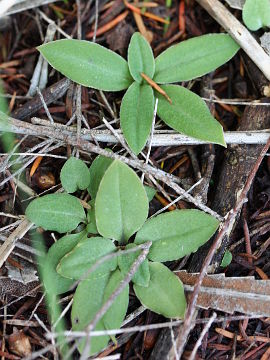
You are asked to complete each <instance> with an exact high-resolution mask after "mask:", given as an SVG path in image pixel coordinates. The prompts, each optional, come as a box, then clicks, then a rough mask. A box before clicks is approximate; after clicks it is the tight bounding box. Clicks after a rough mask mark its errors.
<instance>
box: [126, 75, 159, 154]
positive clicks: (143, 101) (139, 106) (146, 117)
mask: <svg viewBox="0 0 270 360" xmlns="http://www.w3.org/2000/svg"><path fill="white" fill-rule="evenodd" d="M153 116H154V92H153V89H152V88H151V86H150V85H147V84H144V85H140V84H138V83H136V82H134V83H133V84H132V85H131V86H130V87H129V88H128V90H127V92H126V93H125V95H124V97H123V99H122V103H121V108H120V122H121V129H122V131H123V135H124V137H125V139H126V141H127V143H128V145H129V147H130V148H131V150H132V151H133V152H134V153H135V154H136V155H138V154H139V153H140V151H141V150H142V149H143V148H144V146H145V144H146V141H147V138H148V135H149V134H150V131H151V126H152V120H153Z"/></svg>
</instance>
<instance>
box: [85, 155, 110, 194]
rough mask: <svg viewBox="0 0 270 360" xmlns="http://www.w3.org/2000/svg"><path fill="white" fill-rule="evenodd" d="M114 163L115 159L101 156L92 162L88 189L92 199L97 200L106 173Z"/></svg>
mask: <svg viewBox="0 0 270 360" xmlns="http://www.w3.org/2000/svg"><path fill="white" fill-rule="evenodd" d="M112 162H113V159H111V158H108V157H105V156H102V155H99V156H97V157H96V158H95V160H94V161H93V162H92V164H91V166H90V169H89V172H90V184H89V187H88V192H89V194H90V195H91V197H92V199H95V197H96V195H97V191H98V187H99V184H100V181H101V179H102V178H103V175H104V174H105V171H106V170H107V169H108V167H109V166H110V165H111V163H112Z"/></svg>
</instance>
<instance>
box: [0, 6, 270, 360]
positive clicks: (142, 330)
mask: <svg viewBox="0 0 270 360" xmlns="http://www.w3.org/2000/svg"><path fill="white" fill-rule="evenodd" d="M199 2H200V1H199ZM25 3H28V4H30V3H31V2H30V1H25ZM37 3H39V4H41V5H42V6H39V7H32V8H29V9H24V8H22V9H21V10H22V11H15V12H14V13H12V14H10V15H7V16H5V17H2V18H0V79H1V80H2V83H3V90H4V94H5V95H1V98H2V99H3V98H5V99H6V101H7V104H8V108H9V113H10V116H11V117H12V118H13V119H17V120H20V121H21V122H24V123H28V124H32V125H33V127H32V130H31V131H32V134H28V133H26V132H24V129H23V128H21V129H20V130H19V129H17V130H16V131H15V130H14V132H16V133H17V134H16V140H15V144H16V148H14V149H15V150H14V149H13V150H14V155H16V158H14V157H13V158H11V157H10V156H9V155H8V153H7V152H6V148H5V147H4V146H3V148H2V150H1V160H0V161H1V173H0V191H1V193H0V207H1V210H0V211H1V213H0V221H1V232H0V244H6V240H7V239H10V236H11V234H14V231H16V230H17V229H18V227H19V226H20V224H21V222H22V221H23V218H22V215H24V211H25V207H26V205H27V204H28V202H29V200H30V199H33V198H35V197H37V196H38V195H40V194H44V193H45V194H46V193H53V192H55V191H57V190H58V189H59V188H60V187H61V184H60V179H59V176H60V170H61V168H62V166H63V164H64V162H65V161H66V159H67V158H68V157H69V156H70V155H71V154H74V151H76V147H74V146H73V145H70V144H69V143H68V142H65V139H62V140H59V138H55V137H54V126H56V125H55V124H62V125H66V124H68V125H71V124H72V120H73V125H76V118H75V116H73V114H76V112H78V111H79V112H81V113H82V115H83V119H85V121H83V122H82V123H81V127H82V129H84V128H88V129H92V130H93V129H94V130H108V129H107V128H106V125H105V124H104V123H103V122H102V119H103V118H105V119H107V120H108V121H109V122H110V123H111V124H112V126H113V127H114V129H119V109H120V104H121V99H122V96H123V93H122V92H106V93H102V92H100V91H98V90H94V89H91V88H86V87H82V88H81V104H80V102H78V101H77V99H76V96H77V95H78V91H77V89H76V86H75V85H74V84H73V83H71V82H70V81H69V80H67V79H65V78H64V77H63V76H62V75H61V74H60V73H58V72H57V71H55V70H53V69H52V68H51V67H50V66H49V67H48V70H47V63H46V62H43V63H41V62H40V60H39V52H38V51H37V49H36V47H37V46H39V45H41V44H42V43H44V41H45V39H46V40H53V39H60V38H65V37H72V38H77V37H78V34H79V36H81V38H82V39H86V40H89V41H96V42H97V43H99V44H101V45H103V46H105V47H107V48H108V49H111V50H113V51H115V52H117V53H118V54H120V55H121V56H123V57H124V58H126V57H127V48H128V44H129V41H130V38H131V35H132V34H133V33H134V32H135V31H140V32H141V33H142V34H143V35H144V36H146V37H147V39H148V41H149V42H150V43H151V46H152V49H153V52H154V55H155V56H157V55H159V54H160V53H161V52H162V51H164V50H165V49H167V48H168V47H169V46H171V45H173V44H176V43H179V42H181V41H184V40H186V39H189V38H192V37H196V36H200V35H203V34H208V33H221V32H224V29H223V28H222V26H221V25H220V24H219V23H218V22H217V21H216V20H214V18H213V17H212V16H211V15H210V14H209V13H208V12H207V11H206V10H204V9H203V8H202V7H201V5H200V4H199V3H198V2H196V1H195V0H180V1H169V0H166V1H165V0H157V1H153V2H145V4H142V3H138V1H137V2H136V1H135V2H134V3H132V6H133V7H132V6H128V4H126V3H125V2H123V1H122V0H113V1H108V0H99V1H98V0H96V1H80V0H77V1H72V0H66V1H57V2H53V1H51V2H50V3H49V4H48V1H47V2H46V1H43V4H44V5H43V4H42V1H39V2H37ZM45 3H46V4H45ZM141 5H144V7H145V9H143V7H141ZM32 6H33V5H32ZM78 6H79V9H78ZM30 7H31V5H30ZM134 7H135V10H134ZM226 7H227V8H228V10H229V11H230V12H231V13H232V14H233V16H234V17H235V19H238V20H239V21H240V22H242V20H241V19H242V18H241V16H242V15H241V10H239V9H235V8H230V7H229V5H228V4H226ZM136 9H137V10H136ZM138 9H139V11H138ZM142 9H143V10H142ZM145 10H146V13H145ZM0 11H1V8H0ZM147 13H150V15H149V16H146V14H147ZM151 14H154V15H155V16H154V17H153V16H151ZM164 20H165V21H164ZM49 24H53V25H52V26H51V27H49ZM78 30H79V31H78ZM263 33H264V31H263V30H259V31H257V32H254V33H252V34H253V36H254V37H255V38H256V39H257V40H258V41H259V37H260V36H262V35H263ZM31 84H32V85H31ZM182 85H184V86H185V87H187V88H188V89H191V90H192V91H194V92H195V93H197V94H198V95H200V96H201V97H203V98H204V99H206V102H207V105H208V106H209V108H210V111H211V113H212V114H213V115H214V117H215V118H216V119H217V120H218V121H219V122H220V123H221V124H222V126H223V128H224V131H225V132H228V131H232V132H235V131H236V130H241V131H244V132H249V131H255V130H256V131H258V132H259V134H263V130H265V129H270V107H269V106H267V105H269V104H270V101H269V98H268V97H267V96H269V97H270V91H269V80H267V78H266V77H265V76H264V74H263V73H262V72H261V71H260V70H259V69H258V67H257V66H256V65H254V63H253V62H252V61H251V59H250V57H249V56H248V55H246V54H245V53H244V51H243V50H240V51H239V52H238V53H237V55H236V56H235V57H234V58H233V59H232V60H230V61H229V62H228V63H226V64H225V65H223V66H221V67H219V68H218V69H217V70H216V71H214V72H213V73H210V74H208V75H206V76H203V77H202V78H198V79H196V80H192V81H189V82H185V83H183V84H182ZM37 87H38V88H41V90H42V96H41V95H40V94H39V93H36V88H37ZM29 89H30V90H29ZM44 103H45V105H44ZM78 104H79V105H78ZM78 106H79V107H80V108H79V109H78ZM48 112H49V115H50V116H49V117H52V118H53V122H54V124H50V121H49V120H48ZM34 117H35V118H34ZM33 118H34V119H33ZM40 119H43V120H45V121H47V123H46V128H47V129H50V136H48V135H44V134H43V133H42V121H41V120H40ZM70 119H72V120H71V121H69V120H70ZM43 125H44V124H43ZM155 129H156V130H157V129H158V130H164V129H165V130H166V129H167V128H166V126H165V125H164V124H163V123H161V122H160V121H159V119H158V118H157V120H156V126H155ZM47 134H48V133H47ZM265 143H266V141H264V144H263V143H260V142H259V140H258V143H257V144H256V141H255V144H241V143H239V144H228V147H227V149H225V148H223V147H221V146H218V145H212V144H203V145H199V144H198V145H197V144H192V145H187V144H181V143H179V144H174V145H170V144H166V146H155V147H152V148H151V152H150V158H149V161H150V163H151V164H152V166H153V167H155V168H157V169H160V170H163V171H164V172H166V173H168V174H173V175H174V176H175V178H178V179H179V184H180V185H181V187H183V189H185V190H189V189H190V188H191V187H192V186H193V185H194V184H196V183H197V182H198V181H199V184H198V185H196V186H195V187H194V188H193V190H192V191H191V194H192V196H193V199H196V200H195V201H194V202H195V203H192V202H190V201H188V200H187V199H185V197H183V198H182V199H179V200H177V201H176V202H174V204H173V205H170V206H169V207H168V208H169V211H171V210H174V209H190V208H196V206H198V204H199V205H200V204H202V205H203V206H207V207H208V208H210V209H212V211H213V212H214V213H215V214H218V215H219V216H220V217H221V218H223V219H224V228H223V230H224V229H225V230H224V232H225V233H222V229H221V230H220V231H219V235H218V236H220V240H221V244H220V243H217V242H215V241H214V242H213V241H212V244H214V245H213V246H212V248H210V247H209V246H206V247H203V248H201V249H199V250H198V251H197V253H195V254H192V255H190V256H186V257H185V258H184V259H181V260H180V261H176V262H171V263H169V264H168V266H169V267H170V269H171V270H174V271H176V272H178V274H179V277H180V278H181V279H182V281H183V282H184V284H185V285H186V291H187V295H188V300H189V301H190V303H189V304H190V307H189V313H188V315H190V318H189V319H186V321H185V322H184V325H183V322H182V321H178V322H172V323H171V325H170V324H168V323H167V321H168V320H166V319H165V318H163V317H162V316H159V315H157V314H154V313H152V312H151V311H149V310H145V309H144V311H143V310H141V311H137V312H136V309H138V308H139V306H140V304H139V302H138V301H137V300H136V299H135V297H134V293H132V291H131V295H130V299H131V301H130V304H131V305H130V309H129V314H132V317H133V319H132V320H131V321H130V322H128V323H127V324H126V325H125V327H127V328H128V329H130V328H132V327H138V328H136V329H137V330H139V331H135V329H134V331H130V332H124V331H123V333H122V334H119V335H117V345H115V344H113V343H110V344H109V346H108V347H107V348H106V349H105V350H104V351H103V352H102V353H101V354H99V355H98V356H97V357H98V358H102V357H106V358H107V359H118V358H121V359H129V360H130V359H155V360H157V359H160V360H163V359H164V360H165V359H167V358H169V359H173V358H176V359H177V358H183V359H219V360H222V359H241V360H246V359H249V360H252V359H262V360H267V359H270V336H269V335H270V334H269V332H270V306H269V304H270V301H269V300H270V299H269V297H270V288H269V285H268V282H269V276H270V262H269V256H270V246H269V245H270V158H269V157H268V154H266V155H265V153H266V152H267V151H268V149H267V148H266V147H264V146H265ZM267 145H269V144H267ZM98 146H99V148H101V149H104V148H110V149H111V150H112V151H113V152H114V153H117V154H121V155H124V156H125V157H126V159H129V158H130V155H129V154H128V153H127V152H126V149H125V148H123V146H122V145H121V144H119V143H117V142H114V143H112V142H108V141H107V142H106V141H103V142H102V141H100V142H99V144H98ZM78 149H79V154H80V158H81V159H83V160H84V161H85V163H86V164H87V165H88V166H89V165H90V164H91V163H92V161H93V160H94V159H95V157H96V155H97V154H96V153H93V152H91V151H81V149H80V148H79V147H78ZM147 151H148V147H146V148H145V149H144V150H143V153H144V155H147ZM138 158H139V160H144V157H143V156H142V155H141V154H140V155H139V156H138ZM14 159H15V160H14ZM37 159H38V160H37ZM137 160H138V159H137ZM13 161H15V162H16V163H15V164H14V163H13ZM127 162H128V160H127ZM14 166H15V167H14ZM138 174H139V175H141V173H140V171H138ZM147 175H149V174H146V176H145V184H148V185H151V186H154V187H155V188H156V189H157V193H156V195H155V197H154V198H153V200H152V201H151V203H150V215H151V214H154V213H155V212H156V211H158V210H160V209H161V208H163V207H164V206H167V205H169V204H170V203H171V202H172V201H174V200H175V199H178V197H179V192H178V193H177V191H175V189H174V188H173V187H169V186H168V184H166V183H164V182H162V181H160V180H157V181H156V180H155V179H153V177H151V176H150V177H149V176H147ZM23 179H24V181H25V183H23ZM85 198H87V195H86V194H85ZM87 200H88V199H87ZM232 209H233V210H232ZM231 210H232V211H231ZM228 214H229V215H228ZM24 230H25V231H22V232H21V233H20V235H21V236H19V237H21V239H19V240H18V239H17V238H18V236H17V238H16V239H15V240H17V241H16V243H15V246H14V248H12V250H10V251H6V252H5V255H6V257H5V259H3V258H2V259H1V254H2V256H3V253H1V248H0V260H1V266H0V324H1V326H0V357H1V359H21V358H27V359H36V358H38V359H57V358H58V356H59V354H58V350H57V348H56V347H55V346H54V344H53V343H51V341H50V340H49V338H48V333H49V332H50V331H51V325H50V321H49V316H48V312H47V308H46V304H45V296H44V293H43V291H42V287H41V285H40V282H39V278H38V275H37V267H36V257H35V255H36V252H37V250H36V248H35V247H34V246H33V244H32V243H31V239H30V236H29V233H28V232H27V230H28V229H24ZM42 233H43V235H44V238H45V239H46V247H47V248H49V247H50V246H51V245H52V244H53V242H54V241H55V240H56V238H58V235H56V234H51V233H49V232H42ZM2 250H3V249H2ZM225 253H226V255H227V256H229V257H230V254H232V260H231V262H230V261H228V263H227V264H225V266H221V265H222V259H223V257H224V254H225ZM212 258H213V259H214V266H212V268H211V267H208V266H206V265H207V264H206V263H205V259H207V260H209V261H211V260H212ZM202 268H204V270H208V272H209V273H212V274H213V275H212V276H206V277H204V276H205V273H202V272H201V273H200V271H201V269H202ZM183 270H186V271H187V272H189V273H192V274H194V275H193V277H188V276H187V274H186V273H185V272H183ZM198 273H200V274H201V278H202V277H204V282H203V284H202V287H201V288H199V287H198V286H197V293H196V291H195V295H196V294H197V295H198V293H199V297H198V299H197V305H198V306H196V303H195V302H194V301H195V300H196V299H195V296H194V292H193V296H192V291H191V290H192V289H194V288H191V290H190V286H194V285H195V287H196V284H198ZM214 273H218V274H222V275H220V276H218V275H214ZM196 274H197V275H196ZM259 280H262V281H259ZM188 286H189V290H188ZM203 289H206V290H205V291H203ZM207 289H208V290H207ZM209 289H210V290H211V291H210V290H209ZM72 298H73V293H72V292H69V293H67V294H65V295H63V296H62V297H61V299H60V303H61V306H62V307H63V309H66V314H65V317H66V319H67V327H68V328H69V327H70V321H69V313H70V309H69V307H70V304H71V303H70V302H71V300H72ZM192 301H193V303H192ZM172 325H173V326H172ZM143 326H146V327H143ZM125 327H124V328H123V329H125ZM173 334H174V335H175V341H173V342H172V338H173ZM181 334H182V335H181ZM175 347H178V348H179V349H180V348H182V350H181V351H180V350H179V353H180V354H181V355H180V357H179V353H178V350H177V349H178V348H177V349H175ZM194 349H195V350H196V351H195V350H194ZM193 350H194V351H193ZM79 357H80V354H79V352H78V351H77V350H76V349H75V350H74V352H73V354H72V358H74V359H76V358H79ZM93 358H94V357H93Z"/></svg>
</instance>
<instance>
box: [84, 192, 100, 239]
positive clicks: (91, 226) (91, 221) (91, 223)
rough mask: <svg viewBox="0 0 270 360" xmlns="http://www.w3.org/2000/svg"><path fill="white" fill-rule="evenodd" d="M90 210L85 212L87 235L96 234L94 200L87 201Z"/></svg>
mask: <svg viewBox="0 0 270 360" xmlns="http://www.w3.org/2000/svg"><path fill="white" fill-rule="evenodd" d="M89 205H90V206H91V209H89V210H87V222H88V224H87V226H86V230H87V232H88V233H89V234H98V230H97V225H96V212H95V200H94V199H93V200H91V201H89Z"/></svg>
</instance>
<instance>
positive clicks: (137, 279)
mask: <svg viewBox="0 0 270 360" xmlns="http://www.w3.org/2000/svg"><path fill="white" fill-rule="evenodd" d="M134 247H136V245H135V244H128V245H127V246H126V248H125V250H128V249H131V248H134ZM141 252H142V251H141V250H138V251H136V252H134V253H130V254H123V255H120V256H118V266H119V268H120V270H121V271H122V273H123V274H127V273H128V272H129V270H130V268H131V266H132V264H133V263H134V261H135V260H136V259H137V258H138V256H139V255H140V254H141ZM149 280H150V272H149V265H148V260H147V259H146V260H144V261H143V263H142V264H141V265H140V266H139V269H138V270H137V271H136V273H135V274H134V276H133V278H132V281H133V283H134V284H137V285H140V286H148V284H149Z"/></svg>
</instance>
